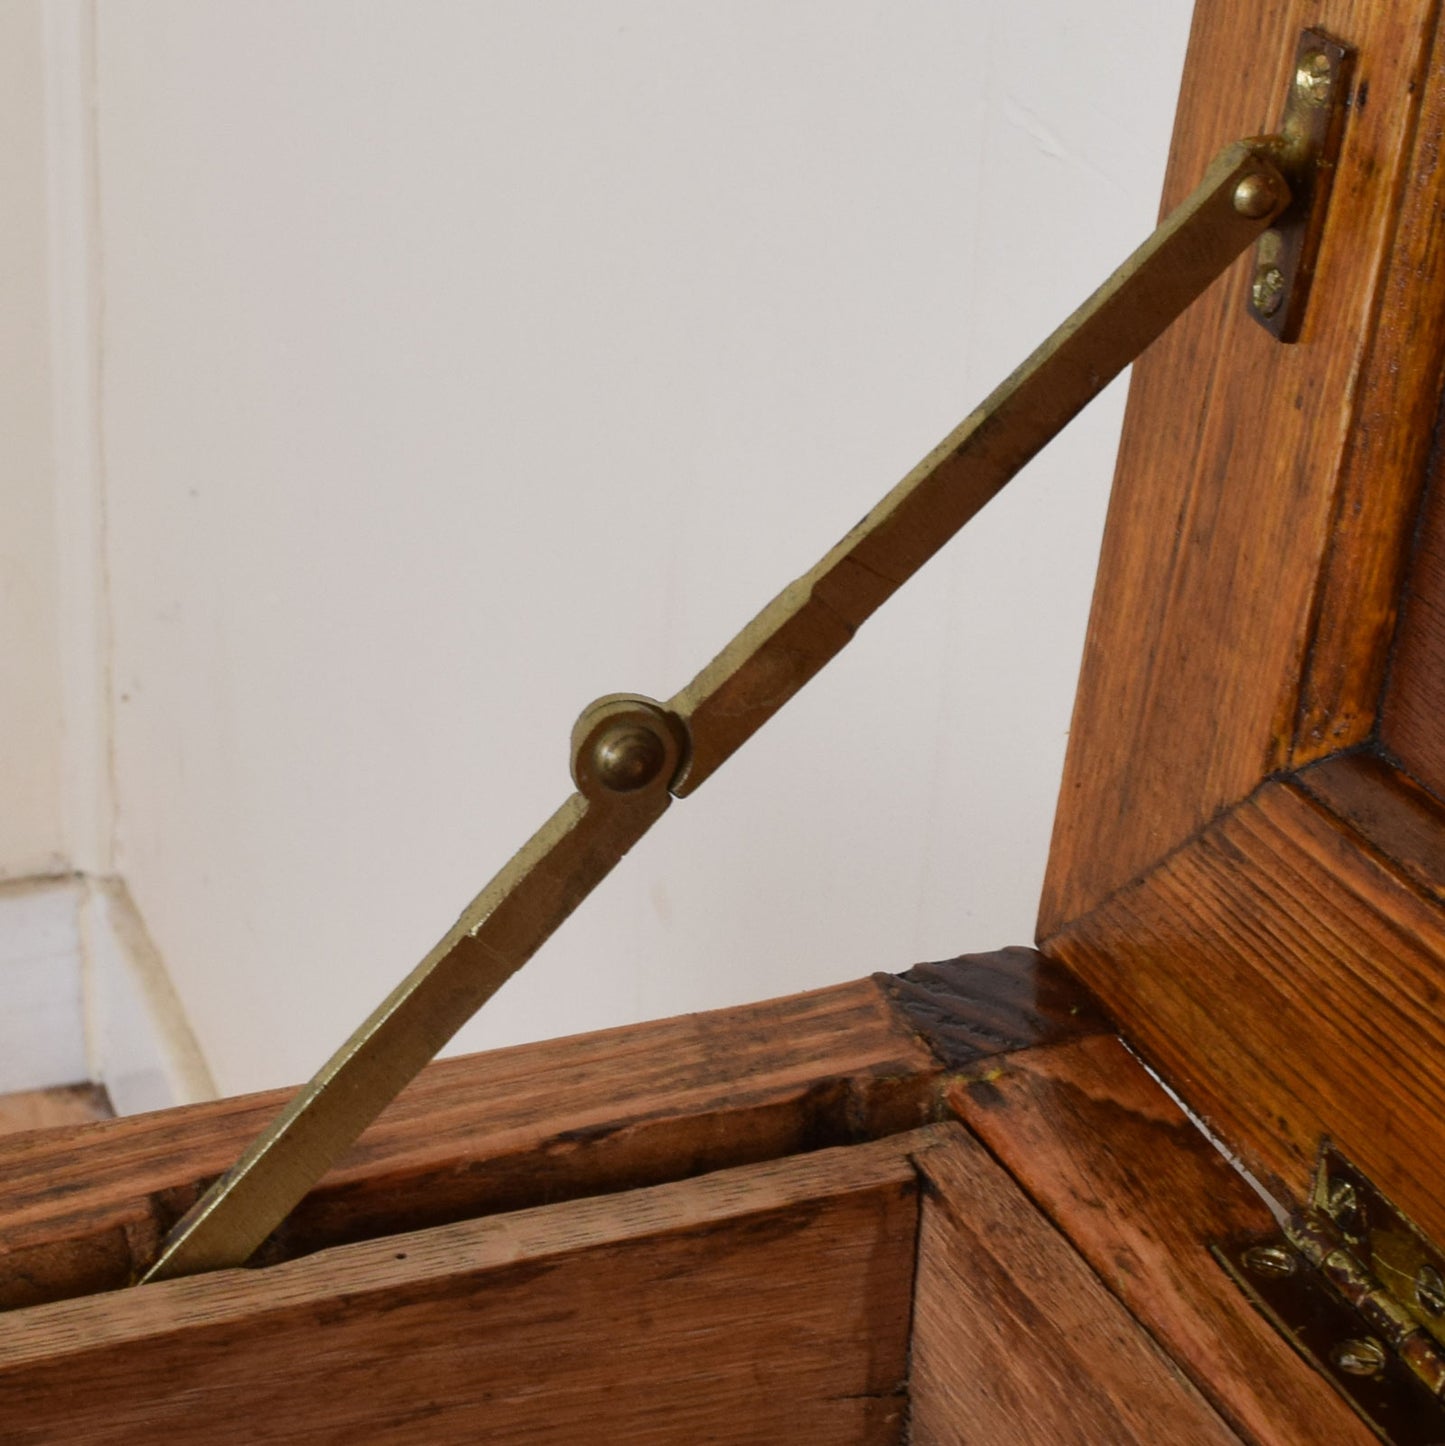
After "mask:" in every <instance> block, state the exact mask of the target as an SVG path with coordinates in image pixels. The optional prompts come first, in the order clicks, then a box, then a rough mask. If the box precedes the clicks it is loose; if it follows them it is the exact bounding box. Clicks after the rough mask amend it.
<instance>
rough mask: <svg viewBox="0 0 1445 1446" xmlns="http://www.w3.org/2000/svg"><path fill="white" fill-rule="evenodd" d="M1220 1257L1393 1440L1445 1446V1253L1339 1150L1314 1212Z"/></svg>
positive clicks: (1224, 1249) (1323, 1165)
mask: <svg viewBox="0 0 1445 1446" xmlns="http://www.w3.org/2000/svg"><path fill="white" fill-rule="evenodd" d="M1211 1248H1212V1250H1213V1254H1214V1256H1215V1258H1216V1259H1217V1260H1218V1261H1219V1262H1220V1264H1222V1265H1223V1266H1224V1268H1225V1270H1226V1271H1227V1272H1228V1273H1229V1275H1230V1276H1231V1277H1233V1279H1234V1281H1235V1283H1236V1284H1237V1285H1238V1286H1239V1287H1240V1289H1241V1290H1242V1291H1243V1292H1244V1294H1245V1295H1246V1296H1247V1297H1248V1298H1249V1300H1250V1301H1251V1302H1252V1303H1253V1304H1254V1306H1255V1307H1256V1308H1257V1309H1258V1310H1259V1311H1260V1312H1261V1313H1262V1314H1263V1315H1264V1316H1266V1317H1267V1318H1268V1319H1269V1321H1270V1322H1271V1323H1272V1324H1273V1325H1274V1327H1275V1328H1276V1329H1277V1330H1278V1331H1279V1333H1280V1334H1281V1335H1282V1336H1284V1338H1285V1339H1286V1340H1287V1341H1289V1343H1290V1344H1291V1345H1292V1346H1293V1347H1294V1348H1295V1350H1297V1351H1298V1352H1299V1353H1300V1354H1301V1355H1302V1356H1303V1357H1304V1358H1305V1359H1306V1360H1307V1361H1309V1363H1310V1364H1311V1365H1312V1366H1313V1367H1314V1368H1315V1369H1316V1370H1317V1371H1319V1372H1320V1374H1321V1375H1323V1376H1324V1377H1325V1378H1326V1379H1327V1380H1329V1381H1330V1382H1331V1384H1333V1385H1334V1386H1335V1388H1336V1389H1337V1390H1338V1391H1339V1392H1340V1393H1341V1394H1342V1395H1343V1396H1344V1397H1345V1398H1346V1399H1347V1400H1348V1401H1349V1402H1350V1404H1351V1405H1352V1406H1353V1407H1354V1408H1355V1410H1356V1411H1357V1412H1358V1413H1359V1415H1360V1416H1361V1418H1362V1419H1363V1420H1364V1421H1365V1422H1366V1424H1367V1425H1369V1426H1370V1428H1371V1429H1372V1430H1373V1431H1374V1432H1375V1434H1376V1435H1377V1436H1379V1437H1380V1439H1381V1440H1382V1441H1386V1442H1390V1443H1393V1446H1445V1355H1442V1352H1441V1350H1440V1340H1441V1336H1442V1333H1445V1293H1442V1285H1441V1282H1442V1274H1441V1272H1442V1270H1445V1254H1442V1252H1441V1251H1440V1250H1439V1249H1438V1248H1437V1247H1436V1246H1435V1245H1433V1244H1432V1243H1431V1242H1430V1241H1429V1240H1427V1239H1426V1238H1425V1237H1424V1236H1423V1235H1422V1234H1421V1233H1420V1231H1419V1230H1418V1229H1417V1228H1416V1227H1415V1226H1414V1225H1413V1224H1412V1223H1411V1222H1410V1221H1409V1220H1408V1219H1407V1218H1406V1217H1405V1216H1404V1215H1402V1214H1401V1213H1400V1211H1399V1210H1398V1209H1396V1208H1395V1206H1394V1205H1392V1204H1391V1203H1390V1201H1389V1200H1387V1199H1386V1197H1385V1196H1384V1195H1383V1194H1382V1193H1381V1191H1380V1190H1378V1189H1377V1188H1376V1187H1375V1186H1374V1185H1373V1184H1372V1183H1371V1182H1370V1181H1369V1180H1368V1179H1366V1177H1365V1176H1364V1175H1363V1174H1361V1172H1360V1171H1359V1170H1358V1169H1357V1168H1356V1167H1355V1166H1354V1165H1352V1164H1351V1163H1350V1161H1349V1160H1347V1159H1346V1158H1345V1157H1344V1156H1343V1155H1341V1154H1340V1153H1339V1151H1338V1150H1336V1149H1334V1148H1333V1146H1331V1145H1330V1144H1329V1143H1328V1141H1326V1142H1325V1143H1324V1144H1323V1145H1322V1146H1321V1147H1320V1156H1319V1161H1318V1164H1317V1167H1316V1171H1315V1179H1314V1184H1313V1187H1312V1189H1311V1192H1310V1201H1309V1206H1308V1208H1307V1209H1306V1210H1304V1211H1301V1212H1297V1213H1296V1214H1294V1215H1292V1216H1291V1217H1290V1218H1289V1220H1288V1221H1287V1223H1286V1224H1285V1225H1284V1227H1283V1229H1282V1230H1280V1231H1279V1232H1276V1233H1272V1234H1270V1235H1267V1236H1263V1237H1259V1236H1256V1237H1252V1238H1249V1239H1244V1240H1234V1241H1230V1242H1228V1243H1226V1244H1224V1245H1216V1246H1213V1247H1211Z"/></svg>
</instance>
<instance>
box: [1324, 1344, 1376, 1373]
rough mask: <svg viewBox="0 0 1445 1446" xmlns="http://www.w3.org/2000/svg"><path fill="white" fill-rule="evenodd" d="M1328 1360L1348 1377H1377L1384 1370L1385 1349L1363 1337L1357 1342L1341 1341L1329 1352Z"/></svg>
mask: <svg viewBox="0 0 1445 1446" xmlns="http://www.w3.org/2000/svg"><path fill="white" fill-rule="evenodd" d="M1330 1359H1331V1360H1332V1361H1333V1362H1334V1363H1335V1364H1336V1365H1337V1366H1338V1367H1339V1368H1340V1369H1341V1370H1342V1371H1344V1372H1346V1373H1347V1374H1348V1375H1351V1376H1378V1375H1379V1374H1380V1372H1381V1371H1383V1370H1384V1369H1385V1348H1384V1346H1382V1345H1381V1344H1380V1343H1379V1341H1377V1340H1374V1339H1373V1338H1372V1337H1370V1336H1365V1337H1364V1338H1363V1339H1361V1340H1357V1341H1341V1342H1340V1343H1339V1345H1337V1346H1336V1347H1335V1348H1334V1350H1332V1351H1331V1352H1330Z"/></svg>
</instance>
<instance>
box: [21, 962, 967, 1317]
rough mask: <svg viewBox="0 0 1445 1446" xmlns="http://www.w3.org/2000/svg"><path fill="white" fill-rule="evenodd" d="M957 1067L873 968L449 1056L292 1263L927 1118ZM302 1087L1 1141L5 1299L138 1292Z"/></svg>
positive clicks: (314, 1205) (300, 1243)
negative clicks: (192, 1216) (380, 1238)
mask: <svg viewBox="0 0 1445 1446" xmlns="http://www.w3.org/2000/svg"><path fill="white" fill-rule="evenodd" d="M938 1072H939V1066H938V1064H937V1061H936V1060H935V1058H934V1056H933V1054H932V1053H931V1051H930V1050H929V1049H928V1048H927V1047H926V1046H925V1045H924V1044H923V1043H922V1042H921V1041H920V1040H919V1039H918V1038H917V1037H916V1036H915V1035H914V1033H913V1031H912V1029H911V1028H910V1026H909V1025H908V1024H907V1023H906V1022H905V1021H904V1020H902V1018H901V1017H900V1016H899V1015H898V1014H897V1012H896V1011H895V1009H894V1007H893V1006H892V1004H891V1003H890V1002H889V1001H888V1000H886V999H885V998H884V996H883V994H882V992H881V990H880V989H879V987H878V986H877V985H876V984H875V983H873V982H871V981H868V980H864V981H861V982H859V983H856V984H846V985H841V986H838V987H836V988H832V989H823V990H817V991H814V992H812V993H808V994H801V995H796V996H793V997H791V998H787V999H780V1000H773V1001H770V1002H768V1003H765V1004H758V1005H748V1006H744V1007H742V1008H738V1009H728V1010H719V1011H715V1012H712V1013H707V1014H696V1015H688V1016H685V1017H682V1018H678V1019H669V1020H659V1021H654V1022H650V1023H647V1024H643V1025H637V1026H634V1027H629V1028H625V1029H615V1030H606V1031H602V1032H599V1033H596V1034H588V1035H579V1036H575V1037H573V1038H570V1039H560V1040H550V1041H547V1042H546V1043H542V1044H535V1045H525V1046H522V1047H519V1048H515V1049H504V1050H497V1051H494V1052H491V1053H487V1054H480V1055H472V1056H467V1057H465V1058H458V1059H451V1060H442V1061H439V1062H438V1063H436V1064H433V1065H431V1066H429V1067H428V1068H427V1069H426V1070H425V1071H424V1072H423V1073H422V1075H421V1077H420V1078H419V1079H418V1080H417V1081H416V1082H415V1083H414V1084H413V1085H412V1086H410V1087H409V1088H408V1089H407V1090H405V1091H404V1092H403V1093H402V1094H401V1096H400V1097H399V1098H398V1099H397V1101H396V1103H395V1104H394V1105H393V1106H392V1107H391V1108H390V1109H388V1110H387V1111H386V1113H385V1114H383V1115H382V1117H381V1118H380V1119H379V1120H378V1121H377V1122H376V1124H375V1125H374V1126H373V1127H372V1128H371V1129H369V1130H368V1131H367V1132H366V1133H365V1134H364V1135H363V1136H362V1138H361V1140H360V1141H359V1142H358V1144H357V1146H356V1148H355V1149H353V1151H352V1152H351V1154H350V1155H349V1156H348V1157H347V1158H346V1159H345V1160H344V1161H343V1163H342V1164H341V1165H340V1166H338V1168H337V1169H335V1170H333V1171H332V1172H331V1174H330V1175H328V1176H327V1177H326V1179H325V1180H324V1181H323V1182H322V1184H321V1185H320V1186H319V1187H318V1188H317V1190H315V1191H314V1192H313V1193H312V1194H311V1195H310V1196H308V1197H307V1199H306V1201H305V1202H304V1203H303V1205H302V1206H301V1207H300V1209H299V1210H298V1211H297V1212H296V1214H295V1215H294V1216H293V1217H292V1218H291V1220H290V1221H288V1222H287V1225H286V1226H285V1227H283V1230H282V1232H281V1236H280V1239H279V1240H277V1241H276V1242H274V1243H273V1246H272V1247H271V1258H276V1257H279V1256H281V1255H284V1254H295V1253H300V1252H304V1251H306V1250H310V1249H315V1248H317V1247H319V1246H321V1245H325V1244H333V1243H337V1242H340V1241H345V1240H356V1239H361V1238H365V1237H366V1236H368V1235H371V1234H376V1233H388V1232H395V1231H398V1230H406V1229H415V1228H419V1227H421V1226H425V1225H432V1224H439V1223H445V1222H448V1221H451V1220H458V1219H463V1218H466V1217H467V1216H470V1215H477V1214H483V1213H488V1212H496V1211H502V1210H513V1209H518V1208H521V1207H524V1206H529V1205H536V1204H542V1203H545V1202H550V1201H557V1200H565V1199H571V1198H576V1197H578V1196H582V1195H590V1194H598V1193H603V1192H606V1191H611V1190H621V1189H626V1188H631V1187H635V1186H639V1185H646V1184H653V1183H657V1182H660V1181H664V1180H670V1179H677V1178H680V1177H684V1176H688V1175H696V1174H701V1173H703V1172H704V1171H708V1170H715V1169H719V1168H722V1167H725V1166H729V1165H736V1164H743V1163H748V1162H751V1161H756V1160H766V1159H775V1158H778V1157H781V1156H784V1155H790V1154H794V1153H797V1152H799V1151H805V1150H810V1149H816V1148H819V1147H823V1146H828V1145H835V1144H842V1143H847V1142H850V1141H853V1140H862V1139H867V1138H870V1137H872V1136H876V1135H884V1134H888V1133H891V1132H894V1131H897V1130H904V1129H910V1128H912V1127H914V1126H915V1125H919V1124H922V1123H924V1122H925V1121H926V1120H927V1119H928V1118H930V1117H931V1116H932V1114H933V1112H934V1108H935V1098H934V1095H935V1090H934V1087H933V1084H932V1081H933V1080H934V1079H935V1078H936V1077H937V1075H938ZM289 1093H290V1092H289V1091H284V1090H279V1091H272V1092H269V1093H267V1094H261V1095H251V1096H246V1097H241V1098H237V1099H230V1100H222V1101H218V1102H216V1103H212V1104H205V1105H196V1106H190V1107H187V1108H184V1109H177V1110H167V1111H163V1112H160V1113H157V1114H153V1115H141V1116H136V1117H133V1118H129V1119H121V1120H113V1121H108V1122H105V1123H103V1124H99V1125H92V1126H87V1127H84V1128H77V1129H63V1130H50V1131H46V1132H44V1133H43V1134H39V1135H18V1136H13V1137H10V1138H6V1139H3V1140H0V1307H3V1306H13V1305H24V1304H29V1303H33V1302H36V1301H41V1300H55V1299H59V1298H62V1297H64V1296H68V1295H79V1294H84V1293H87V1292H90V1291H95V1290H106V1289H112V1288H115V1287H117V1286H121V1285H125V1284H127V1283H128V1282H129V1281H130V1280H131V1279H132V1278H133V1276H134V1275H135V1274H136V1273H137V1272H138V1271H140V1270H142V1269H144V1267H145V1266H146V1265H147V1264H148V1263H149V1261H150V1260H152V1259H153V1258H154V1256H155V1253H156V1252H157V1250H158V1249H159V1244H160V1240H161V1237H162V1236H163V1234H164V1232H165V1231H166V1230H167V1229H169V1227H170V1226H171V1224H173V1223H174V1221H175V1220H176V1219H177V1218H179V1216H180V1215H181V1214H182V1213H183V1212H184V1210H185V1209H186V1208H187V1207H188V1206H189V1205H190V1203H191V1202H192V1201H193V1200H194V1198H195V1197H196V1195H197V1194H198V1193H199V1191H200V1189H201V1188H202V1187H203V1186H204V1184H205V1183H207V1182H208V1181H209V1180H210V1179H211V1178H212V1177H214V1176H215V1175H217V1174H219V1173H220V1172H221V1171H222V1170H224V1169H225V1168H226V1167H227V1166H228V1165H230V1164H231V1162H232V1161H233V1160H234V1159H235V1158H236V1156H237V1155H238V1154H239V1153H240V1151H241V1149H242V1147H243V1146H244V1145H246V1144H247V1143H248V1142H249V1141H250V1139H251V1138H252V1137H253V1136H254V1135H255V1134H256V1133H257V1132H258V1131H259V1130H260V1129H261V1128H262V1127H263V1126H264V1125H265V1124H266V1123H268V1122H269V1120H270V1119H271V1117H272V1116H273V1115H274V1114H275V1112H276V1111H277V1110H278V1109H279V1108H280V1106H281V1105H282V1104H283V1103H284V1102H285V1100H286V1099H287V1098H288V1096H289Z"/></svg>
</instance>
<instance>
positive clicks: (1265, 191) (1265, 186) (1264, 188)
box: [1234, 171, 1275, 218]
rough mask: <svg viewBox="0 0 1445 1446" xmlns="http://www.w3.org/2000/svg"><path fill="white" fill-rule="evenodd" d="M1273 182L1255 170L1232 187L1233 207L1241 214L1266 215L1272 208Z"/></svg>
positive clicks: (1273, 196)
mask: <svg viewBox="0 0 1445 1446" xmlns="http://www.w3.org/2000/svg"><path fill="white" fill-rule="evenodd" d="M1274 202H1275V193H1274V182H1273V181H1271V180H1270V178H1269V177H1268V176H1265V175H1261V174H1260V173H1259V172H1258V171H1256V172H1255V173H1254V174H1253V175H1250V176H1245V177H1244V179H1243V180H1242V181H1240V183H1239V184H1238V185H1237V186H1236V187H1235V188H1234V209H1235V210H1236V211H1238V212H1239V214H1240V215H1241V216H1250V217H1256V218H1257V217H1260V216H1267V215H1269V213H1270V212H1271V211H1272V210H1273V209H1274Z"/></svg>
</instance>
